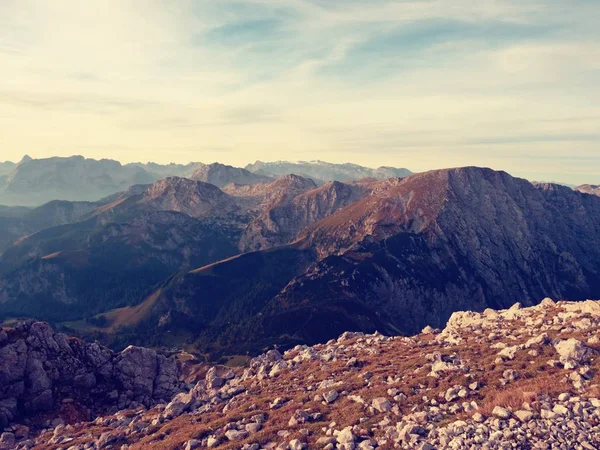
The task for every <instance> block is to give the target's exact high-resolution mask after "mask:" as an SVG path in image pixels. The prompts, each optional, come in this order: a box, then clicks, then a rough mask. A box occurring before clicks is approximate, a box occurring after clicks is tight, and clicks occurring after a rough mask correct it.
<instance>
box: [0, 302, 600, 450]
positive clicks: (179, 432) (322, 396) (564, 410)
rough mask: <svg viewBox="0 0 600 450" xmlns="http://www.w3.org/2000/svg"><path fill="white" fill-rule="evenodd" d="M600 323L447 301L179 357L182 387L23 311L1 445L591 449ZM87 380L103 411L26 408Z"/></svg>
mask: <svg viewBox="0 0 600 450" xmlns="http://www.w3.org/2000/svg"><path fill="white" fill-rule="evenodd" d="M599 329H600V301H590V300H588V301H584V302H567V301H558V302H555V301H553V300H551V299H545V300H543V301H542V302H541V303H540V304H539V305H537V306H532V307H528V308H524V307H522V306H521V304H520V303H516V304H515V305H513V306H512V307H511V308H509V309H505V310H499V311H496V310H492V309H486V310H485V311H483V312H482V313H478V312H456V313H454V314H453V315H452V316H451V318H450V320H449V321H448V323H447V325H446V327H445V328H444V329H443V330H438V329H434V328H431V327H426V328H425V329H423V331H422V332H421V333H419V334H417V335H415V336H411V337H387V336H384V335H381V334H379V333H375V334H363V333H350V332H346V333H344V334H343V335H341V336H340V337H339V338H338V339H335V340H331V341H329V342H327V343H325V344H319V345H315V346H312V347H308V346H297V347H295V348H292V349H290V350H288V351H286V352H285V353H283V354H281V353H280V352H278V351H277V350H270V351H268V352H267V353H265V354H262V355H261V356H258V357H256V358H254V359H253V360H251V361H250V362H249V364H247V365H246V366H245V367H239V368H229V367H225V366H213V367H210V368H207V367H203V368H202V370H196V371H190V370H187V371H186V373H187V374H188V376H187V381H188V384H187V385H186V388H185V389H183V390H181V392H179V393H177V394H175V393H176V391H177V390H178V389H177V388H178V386H177V383H175V382H174V381H172V377H173V375H174V374H175V366H173V370H168V371H167V372H166V373H165V371H164V370H163V371H162V372H161V370H160V368H161V367H165V366H168V365H169V364H170V363H168V362H167V361H170V360H169V359H163V358H164V357H160V356H157V355H156V354H155V353H154V352H152V351H149V350H141V349H136V348H135V347H131V348H129V349H127V350H125V351H124V352H123V353H121V354H112V353H110V352H108V351H106V350H103V349H101V348H100V347H98V346H97V344H83V343H81V342H79V341H75V340H72V339H69V338H66V337H65V336H63V335H61V334H56V333H54V332H53V331H52V330H51V329H50V328H49V327H48V326H47V325H45V324H42V323H29V324H26V325H23V326H21V327H16V328H14V329H9V330H4V331H2V333H1V334H0V353H1V354H2V358H1V359H0V392H1V393H2V396H3V398H4V400H2V402H1V404H2V405H3V409H2V411H3V414H4V415H3V416H2V417H3V420H4V423H3V426H4V427H5V428H4V432H3V433H2V435H1V438H0V448H2V449H9V448H10V449H12V448H17V449H28V448H36V449H53V450H57V449H68V450H79V449H111V448H112V449H142V448H144V449H146V448H152V449H185V450H190V449H196V448H219V449H224V450H225V449H254V450H259V449H290V450H300V449H344V450H351V449H357V450H368V449H392V448H404V449H421V450H424V449H445V448H449V449H512V448H519V449H596V448H599V446H600V385H599V384H598V379H597V377H598V371H599V370H600V336H599V335H598V331H599ZM59 355H60V356H61V357H60V358H59V357H58V356H59ZM134 355H137V356H134ZM123 361H128V362H127V363H123ZM145 365H148V368H149V369H150V368H151V369H152V370H148V372H146V370H145V369H146V367H145ZM169 367H171V366H169ZM188 369H189V368H188ZM196 369H198V368H196ZM182 373H183V372H182ZM191 373H193V374H194V376H193V377H192V376H190V374H191ZM148 374H152V375H148ZM76 380H77V381H76ZM66 381H69V383H70V386H71V388H70V389H71V391H70V392H69V393H68V395H66V394H65V391H64V390H63V389H64V388H65V382H66ZM84 381H85V382H84ZM108 384H111V387H110V390H109V388H108V387H107V388H104V387H103V386H108ZM86 385H87V387H86V388H85V389H84V388H83V387H84V386H86ZM77 386H79V387H77ZM159 387H161V389H159ZM44 392H47V394H42V393H44ZM81 392H89V393H90V395H91V394H92V393H93V392H97V393H101V392H106V393H107V394H105V395H106V397H105V398H104V400H106V401H107V402H110V401H111V399H112V401H113V406H112V409H111V408H109V409H104V410H102V409H98V410H97V411H94V413H95V414H96V416H95V417H92V418H91V419H92V420H91V421H85V419H82V418H81V417H78V416H76V415H70V416H69V415H66V416H65V414H59V417H57V418H55V419H54V420H53V421H52V422H50V421H49V420H47V421H46V422H45V423H41V424H40V425H39V426H40V427H41V430H40V429H35V428H34V426H33V425H32V424H33V423H34V422H33V421H31V420H28V419H27V416H26V415H27V414H32V413H33V412H34V411H33V410H32V407H34V406H40V405H44V404H46V399H47V401H48V402H59V403H60V404H62V405H63V408H64V407H65V405H70V404H71V401H72V399H73V398H74V397H76V396H77V395H80V394H81ZM174 394H175V395H174ZM40 395H42V398H41V400H44V401H40ZM44 395H45V396H46V397H47V398H46V397H44ZM167 395H171V397H170V398H169V399H168V400H166V399H165V397H166V396H167ZM172 395H174V396H172ZM61 399H62V400H61ZM116 409H119V410H118V411H117V410H116ZM7 411H8V414H7ZM61 411H64V409H62V410H61ZM7 422H10V424H7Z"/></svg>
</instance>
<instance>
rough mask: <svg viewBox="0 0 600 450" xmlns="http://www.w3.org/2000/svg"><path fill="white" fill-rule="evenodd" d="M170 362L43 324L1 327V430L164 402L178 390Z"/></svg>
mask: <svg viewBox="0 0 600 450" xmlns="http://www.w3.org/2000/svg"><path fill="white" fill-rule="evenodd" d="M181 388H182V384H181V382H180V380H179V368H178V365H177V362H176V361H175V360H174V359H173V358H167V357H165V356H162V355H159V354H157V353H156V352H154V351H153V350H149V349H146V348H141V347H133V346H131V347H128V348H126V349H125V350H123V351H122V352H121V353H113V352H112V351H111V350H109V349H107V348H106V347H103V346H101V345H99V344H98V343H92V344H89V343H85V342H83V341H81V340H80V339H75V338H69V337H67V336H65V335H64V334H61V333H56V332H55V331H54V330H53V329H52V328H51V327H50V326H49V325H48V324H46V323H43V322H33V321H29V322H25V323H23V324H20V325H17V326H15V327H13V328H0V429H2V428H4V427H6V426H7V425H8V424H9V423H11V422H14V421H21V420H23V419H27V422H28V423H32V424H34V425H35V426H39V425H42V424H43V420H46V419H47V417H58V416H59V415H61V414H64V415H74V416H73V418H72V419H77V420H90V419H92V418H94V417H95V416H96V415H98V414H100V413H103V412H104V413H105V412H107V411H111V410H112V411H115V410H117V409H124V408H130V407H136V406H138V405H143V406H146V407H150V406H153V405H154V404H156V403H157V402H161V401H163V402H164V401H168V400H170V399H171V398H172V397H173V395H175V394H176V393H177V392H179V391H180V390H181Z"/></svg>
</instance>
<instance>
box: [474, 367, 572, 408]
mask: <svg viewBox="0 0 600 450" xmlns="http://www.w3.org/2000/svg"><path fill="white" fill-rule="evenodd" d="M570 390H571V388H570V387H569V386H567V385H566V384H565V383H562V382H559V381H558V380H557V379H556V377H550V376H540V377H537V378H534V379H531V380H525V381H523V382H521V383H518V384H513V385H509V386H507V387H506V388H505V389H502V390H500V391H493V392H490V394H489V395H487V396H486V397H485V398H484V399H483V401H481V402H480V403H479V409H478V410H477V412H479V413H481V414H483V415H484V416H489V415H491V413H492V411H493V410H494V408H495V407H496V406H501V407H503V408H507V409H510V410H512V411H516V410H518V409H522V408H523V403H529V404H530V405H532V406H533V407H534V408H535V406H536V405H535V404H536V402H538V400H539V399H540V397H541V396H543V395H549V396H551V397H556V396H558V395H559V394H561V393H563V392H569V391H570Z"/></svg>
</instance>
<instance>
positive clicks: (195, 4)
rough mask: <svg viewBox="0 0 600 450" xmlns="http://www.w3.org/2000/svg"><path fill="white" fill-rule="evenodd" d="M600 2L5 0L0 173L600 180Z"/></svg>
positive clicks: (0, 18)
mask: <svg viewBox="0 0 600 450" xmlns="http://www.w3.org/2000/svg"><path fill="white" fill-rule="evenodd" d="M598 23H600V1H599V0H537V1H532V0H477V1H473V0H417V1H392V0H363V1H359V0H195V1H192V0H88V1H85V2H83V1H80V0H55V1H47V0H2V1H1V2H0V68H1V70H2V76H1V77H0V160H13V161H18V160H20V159H21V157H22V156H23V155H24V154H29V155H30V156H32V157H35V158H42V157H49V156H69V155H73V154H80V155H84V156H86V157H93V158H112V159H117V160H120V161H122V162H132V161H142V162H146V161H155V162H159V163H167V162H182V163H184V162H189V161H201V162H213V161H220V162H223V163H227V164H232V165H238V166H240V165H245V164H246V163H249V162H253V161H255V160H263V161H272V160H281V159H284V160H312V159H320V160H326V161H331V162H354V163H357V164H363V165H367V166H374V167H376V166H379V165H389V166H397V167H408V168H409V169H411V170H413V171H423V170H428V169H435V168H442V167H456V166H465V165H478V166H488V167H492V168H495V169H503V170H507V171H509V172H510V173H512V174H514V175H517V176H523V177H526V178H529V179H535V180H544V181H562V182H567V183H574V184H579V183H598V182H600V26H598Z"/></svg>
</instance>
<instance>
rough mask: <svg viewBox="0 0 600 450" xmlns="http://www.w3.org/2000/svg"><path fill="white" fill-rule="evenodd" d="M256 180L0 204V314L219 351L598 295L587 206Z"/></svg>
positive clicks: (503, 189) (189, 181)
mask: <svg viewBox="0 0 600 450" xmlns="http://www.w3.org/2000/svg"><path fill="white" fill-rule="evenodd" d="M276 165H277V164H276ZM188 169H189V167H188ZM255 169H256V168H253V170H255ZM186 170H187V169H186ZM255 172H256V173H255ZM255 172H251V171H249V170H246V169H238V168H232V167H230V166H222V165H212V166H210V167H208V166H199V167H195V168H194V170H193V171H192V172H191V173H189V171H188V173H187V175H188V176H189V177H190V178H185V177H180V176H172V177H167V178H162V179H159V180H157V181H154V182H152V183H142V184H137V185H134V186H131V187H129V188H128V189H126V190H123V191H122V192H120V193H116V194H112V195H110V196H107V197H105V198H103V199H102V200H99V201H94V202H67V201H55V202H51V203H49V204H46V205H43V206H42V207H39V208H35V209H32V210H23V209H22V208H21V209H19V208H17V209H15V208H10V209H5V213H4V214H5V216H4V217H3V218H2V219H1V220H3V221H4V223H6V224H8V225H10V226H5V227H3V228H2V229H3V230H4V231H3V232H2V233H3V234H2V235H1V236H2V239H3V242H4V250H3V252H2V255H1V257H0V316H1V317H4V318H9V317H18V316H34V317H36V318H38V319H43V320H50V321H52V322H54V323H57V324H60V325H61V326H63V327H67V329H69V330H70V331H72V332H73V333H80V334H85V335H94V336H96V337H100V338H102V339H105V340H106V342H108V343H109V344H111V345H113V346H114V347H120V346H124V345H125V344H128V343H142V344H151V345H183V344H184V343H187V344H189V345H192V346H193V347H194V348H197V349H199V350H202V351H203V352H206V354H209V355H214V356H218V355H221V354H235V353H244V352H252V353H255V352H258V351H260V350H261V349H263V348H264V347H268V346H271V345H273V344H278V345H282V346H291V345H294V344H297V343H311V344H312V343H316V342H321V341H324V340H327V339H329V338H331V337H333V336H336V335H338V334H340V333H341V332H343V331H347V330H358V331H367V332H372V331H375V330H379V331H384V332H387V333H393V334H406V333H414V332H415V330H417V331H418V330H419V329H421V328H422V327H423V326H425V325H432V326H438V327H439V326H442V325H443V324H444V323H445V321H446V320H447V318H448V317H449V316H450V314H451V313H452V312H454V311H456V310H462V309H473V310H482V309H485V308H486V307H494V308H502V307H506V306H507V305H510V304H511V302H512V301H513V300H514V298H516V297H518V298H520V299H522V301H523V303H524V304H532V303H533V302H535V301H536V299H540V298H544V297H545V296H553V297H556V298H570V299H574V300H577V299H584V298H591V297H594V296H596V297H598V296H599V294H600V241H599V239H600V238H599V236H600V197H598V196H594V195H589V194H586V193H582V192H579V191H576V190H572V189H570V188H568V187H564V186H559V185H555V184H548V183H530V182H528V181H526V180H522V179H519V178H514V177H512V176H510V175H509V174H507V173H505V172H498V171H493V170H491V169H483V168H476V167H465V168H458V169H446V170H438V171H431V172H425V173H421V174H415V175H411V176H408V177H406V178H399V177H395V178H387V179H374V178H369V179H360V180H352V181H347V182H340V181H330V182H327V183H322V182H321V181H315V180H314V179H312V178H306V177H303V176H301V175H297V174H286V175H282V176H279V177H278V178H275V179H274V178H273V177H274V176H276V174H275V173H273V172H267V171H265V172H261V171H259V170H255ZM226 173H229V174H231V176H230V178H228V177H227V176H225V175H224V174H226ZM361 174H362V172H361ZM232 178H233V179H235V180H237V181H233V182H231V181H232ZM211 182H212V183H211ZM7 230H8V231H7Z"/></svg>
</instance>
